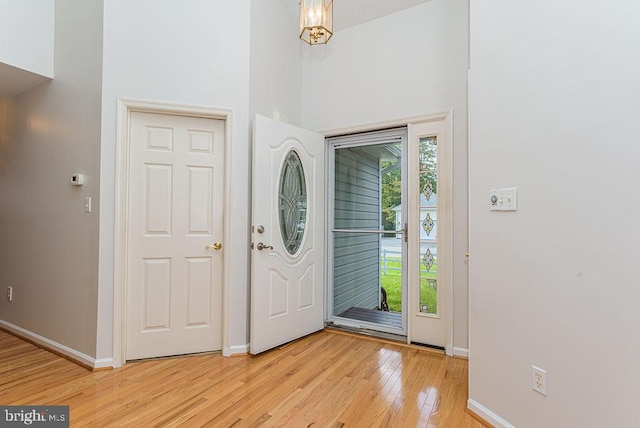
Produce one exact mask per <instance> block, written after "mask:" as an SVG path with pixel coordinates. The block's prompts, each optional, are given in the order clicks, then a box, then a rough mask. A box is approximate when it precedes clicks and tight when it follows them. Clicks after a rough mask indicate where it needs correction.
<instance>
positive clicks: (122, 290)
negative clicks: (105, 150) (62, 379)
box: [101, 99, 234, 367]
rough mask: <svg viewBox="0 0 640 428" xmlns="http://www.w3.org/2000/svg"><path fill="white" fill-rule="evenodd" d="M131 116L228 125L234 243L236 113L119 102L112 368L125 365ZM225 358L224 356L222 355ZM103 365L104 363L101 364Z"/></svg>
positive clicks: (225, 302) (225, 318)
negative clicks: (153, 115)
mask: <svg viewBox="0 0 640 428" xmlns="http://www.w3.org/2000/svg"><path fill="white" fill-rule="evenodd" d="M132 112H145V113H158V114H170V115H180V116H190V117H201V118H207V119H221V120H224V121H225V136H224V144H225V146H224V147H225V149H224V153H225V154H224V157H225V159H224V213H223V223H224V238H223V239H224V242H230V241H231V238H230V237H231V227H230V221H229V219H230V218H231V147H232V146H233V144H232V138H233V115H234V111H233V109H227V108H211V107H204V106H190V105H182V104H170V103H162V102H155V101H141V100H128V99H118V110H117V133H116V187H115V212H116V221H115V223H116V224H115V245H114V285H113V287H114V298H113V366H114V367H122V366H123V365H124V363H125V362H126V349H125V347H126V325H127V320H126V313H127V312H126V309H127V308H126V304H127V302H126V295H127V290H126V278H127V260H128V249H127V239H126V238H127V233H128V226H127V215H128V213H129V206H128V200H129V194H128V184H129V129H130V126H131V125H130V124H131V113H132ZM226 254H228V253H227V252H225V253H224V254H223V262H222V266H223V273H222V349H223V350H224V349H231V348H233V347H230V346H229V317H230V314H229V274H230V259H229V257H228V256H226ZM223 355H224V352H223ZM101 361H102V360H101Z"/></svg>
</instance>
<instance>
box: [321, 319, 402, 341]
mask: <svg viewBox="0 0 640 428" xmlns="http://www.w3.org/2000/svg"><path fill="white" fill-rule="evenodd" d="M326 327H327V328H330V329H337V330H343V331H348V332H350V333H353V334H361V335H364V336H371V337H377V338H380V339H386V340H390V341H393V342H400V343H407V336H405V335H402V334H394V333H387V332H384V331H378V330H372V329H369V328H363V327H351V326H348V325H345V324H342V323H334V322H328V323H327V324H326Z"/></svg>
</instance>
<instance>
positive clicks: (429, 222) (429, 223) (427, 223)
mask: <svg viewBox="0 0 640 428" xmlns="http://www.w3.org/2000/svg"><path fill="white" fill-rule="evenodd" d="M433 224H434V223H433V219H432V218H431V214H429V213H427V216H426V217H425V218H424V221H423V222H422V228H423V229H424V231H425V232H427V236H429V235H431V231H432V230H433Z"/></svg>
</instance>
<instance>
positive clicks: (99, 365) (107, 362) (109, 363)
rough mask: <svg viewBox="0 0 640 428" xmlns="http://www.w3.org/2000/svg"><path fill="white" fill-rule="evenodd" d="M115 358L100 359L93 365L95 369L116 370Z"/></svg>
mask: <svg viewBox="0 0 640 428" xmlns="http://www.w3.org/2000/svg"><path fill="white" fill-rule="evenodd" d="M115 366H116V365H115V362H114V361H113V358H98V359H97V360H95V363H94V365H93V368H94V369H104V368H107V367H109V368H115Z"/></svg>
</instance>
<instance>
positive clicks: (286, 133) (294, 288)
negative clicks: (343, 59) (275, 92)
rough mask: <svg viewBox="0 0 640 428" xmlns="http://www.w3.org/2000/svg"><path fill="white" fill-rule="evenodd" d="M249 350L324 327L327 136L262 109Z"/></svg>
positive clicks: (256, 149) (257, 130)
mask: <svg viewBox="0 0 640 428" xmlns="http://www.w3.org/2000/svg"><path fill="white" fill-rule="evenodd" d="M253 145H254V146H253V208H252V212H253V222H252V225H253V226H252V247H253V249H252V257H251V353H252V354H257V353H259V352H262V351H265V350H267V349H271V348H273V347H275V346H278V345H281V344H283V343H286V342H289V341H291V340H294V339H297V338H299V337H302V336H305V335H307V334H310V333H313V332H315V331H318V330H321V329H322V328H323V327H324V321H323V315H324V309H323V302H324V299H323V292H324V269H325V267H324V240H325V236H324V197H325V195H324V188H325V182H324V169H325V165H324V157H325V146H324V137H323V136H322V135H320V134H317V133H315V132H310V131H305V130H303V129H300V128H296V127H294V126H291V125H288V124H285V123H281V122H277V121H274V120H272V119H269V118H267V117H264V116H260V115H257V116H256V119H255V122H254V134H253Z"/></svg>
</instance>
